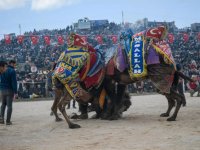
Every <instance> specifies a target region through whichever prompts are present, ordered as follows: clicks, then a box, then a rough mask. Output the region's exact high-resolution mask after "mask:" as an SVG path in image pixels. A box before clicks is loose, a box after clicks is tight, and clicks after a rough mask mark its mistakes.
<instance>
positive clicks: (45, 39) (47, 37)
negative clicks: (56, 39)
mask: <svg viewBox="0 0 200 150" xmlns="http://www.w3.org/2000/svg"><path fill="white" fill-rule="evenodd" d="M50 41H51V39H50V36H49V35H45V36H44V42H45V44H46V45H50Z"/></svg>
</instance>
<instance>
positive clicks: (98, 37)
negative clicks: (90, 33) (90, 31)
mask: <svg viewBox="0 0 200 150" xmlns="http://www.w3.org/2000/svg"><path fill="white" fill-rule="evenodd" d="M95 39H96V40H97V42H98V43H99V44H103V39H102V36H101V35H97V36H96V38H95Z"/></svg>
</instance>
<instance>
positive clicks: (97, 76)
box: [52, 48, 105, 98]
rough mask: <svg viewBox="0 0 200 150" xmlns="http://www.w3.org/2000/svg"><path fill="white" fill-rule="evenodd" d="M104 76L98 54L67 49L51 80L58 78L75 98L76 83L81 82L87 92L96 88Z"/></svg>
mask: <svg viewBox="0 0 200 150" xmlns="http://www.w3.org/2000/svg"><path fill="white" fill-rule="evenodd" d="M104 74H105V70H104V62H103V61H102V57H101V55H100V54H99V53H98V52H91V51H86V50H83V49H77V48H69V49H67V50H66V51H65V52H63V53H62V54H61V56H60V58H59V59H58V63H57V66H56V68H55V70H54V73H53V78H58V79H59V80H60V82H61V83H62V84H63V85H64V86H65V88H66V89H67V91H68V92H69V93H70V95H71V96H72V97H73V98H75V97H76V96H78V94H79V93H78V91H79V88H80V87H78V86H79V85H78V82H83V83H84V87H85V88H86V89H88V90H90V89H91V88H93V87H96V88H98V86H99V85H100V84H101V83H102V81H103V78H104ZM53 78H52V79H53Z"/></svg>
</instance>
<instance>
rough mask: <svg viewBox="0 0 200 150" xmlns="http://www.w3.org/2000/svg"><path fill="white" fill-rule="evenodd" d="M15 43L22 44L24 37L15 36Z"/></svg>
mask: <svg viewBox="0 0 200 150" xmlns="http://www.w3.org/2000/svg"><path fill="white" fill-rule="evenodd" d="M17 41H18V43H19V44H22V43H23V42H24V36H23V35H18V36H17Z"/></svg>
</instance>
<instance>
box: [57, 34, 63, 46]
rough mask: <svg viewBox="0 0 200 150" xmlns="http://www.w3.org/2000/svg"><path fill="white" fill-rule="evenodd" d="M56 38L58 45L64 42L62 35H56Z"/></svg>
mask: <svg viewBox="0 0 200 150" xmlns="http://www.w3.org/2000/svg"><path fill="white" fill-rule="evenodd" d="M57 38H58V44H60V45H62V44H64V40H63V37H62V35H58V36H57Z"/></svg>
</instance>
